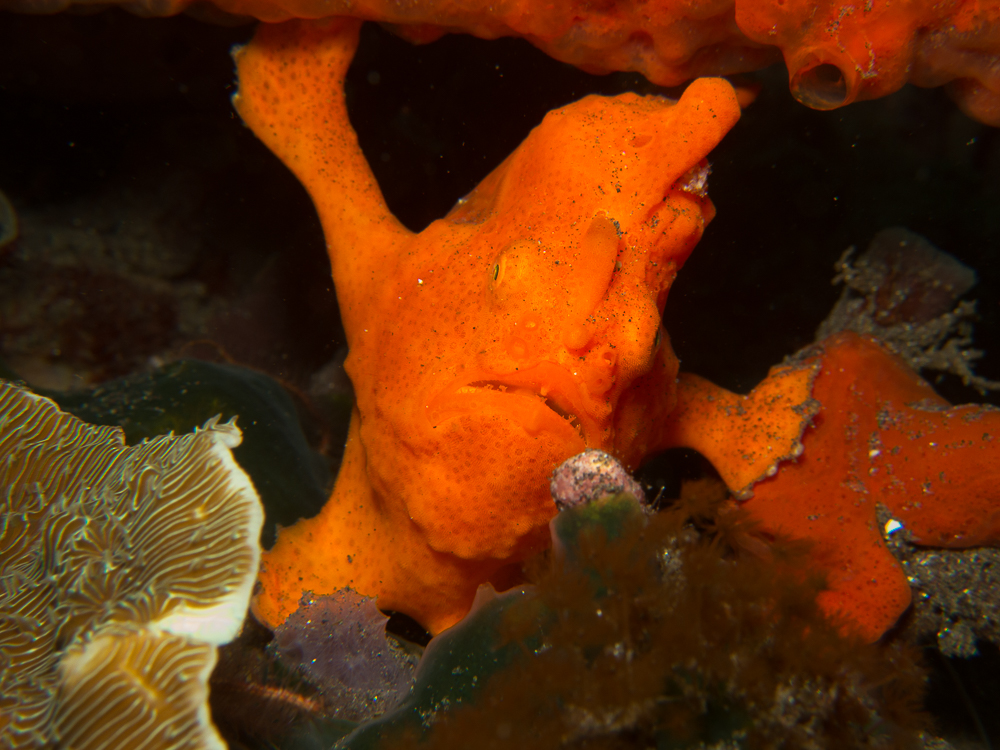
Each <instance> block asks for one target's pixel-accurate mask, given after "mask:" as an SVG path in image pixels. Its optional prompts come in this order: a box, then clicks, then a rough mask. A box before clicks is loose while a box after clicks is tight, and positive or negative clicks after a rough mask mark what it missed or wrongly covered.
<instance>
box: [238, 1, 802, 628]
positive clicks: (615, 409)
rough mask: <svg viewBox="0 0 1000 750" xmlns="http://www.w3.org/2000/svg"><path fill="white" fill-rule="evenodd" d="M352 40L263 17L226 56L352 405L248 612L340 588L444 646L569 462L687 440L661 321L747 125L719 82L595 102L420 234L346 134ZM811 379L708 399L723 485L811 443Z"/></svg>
mask: <svg viewBox="0 0 1000 750" xmlns="http://www.w3.org/2000/svg"><path fill="white" fill-rule="evenodd" d="M359 25H360V23H359V22H358V21H354V20H350V19H328V20H325V21H318V22H300V21H292V22H287V23H284V24H276V25H262V26H261V27H260V28H259V30H258V32H257V35H256V36H255V38H254V40H253V41H252V42H251V43H250V44H249V45H248V46H247V47H244V48H243V49H241V50H239V51H238V52H237V53H236V60H237V64H238V73H239V93H238V94H237V95H236V96H235V97H234V103H235V106H236V108H237V110H238V111H239V113H240V115H241V116H242V117H243V119H244V121H245V122H246V123H247V124H248V125H249V126H250V127H251V128H252V129H253V131H254V132H255V133H256V134H257V135H258V136H259V137H260V138H261V139H262V140H263V141H264V142H265V143H266V144H267V145H268V146H269V147H270V148H271V149H272V150H273V151H274V152H275V153H276V154H277V155H278V156H279V157H280V158H281V159H282V160H283V161H284V162H285V164H286V165H288V167H289V168H290V169H291V170H292V171H293V172H294V173H295V174H296V175H297V177H298V178H299V180H300V181H301V182H302V183H303V184H304V185H305V187H306V188H307V190H308V191H309V193H310V195H311V196H312V199H313V202H314V204H315V206H316V209H317V211H318V213H319V215H320V218H321V220H322V224H323V230H324V233H325V235H326V239H327V243H328V249H329V255H330V261H331V265H332V269H333V278H334V282H335V284H336V289H337V296H338V299H339V302H340V306H341V312H342V317H343V322H344V327H345V330H346V334H347V339H348V346H349V350H350V352H349V356H348V358H347V361H346V364H345V367H346V370H347V373H348V375H349V376H350V377H351V380H352V382H353V384H354V388H355V393H356V398H357V401H356V407H355V410H354V413H353V417H352V420H351V427H350V433H349V437H348V442H347V447H346V453H345V456H344V461H343V464H342V466H341V469H340V474H339V476H338V478H337V482H336V485H335V487H334V490H333V494H332V496H331V498H330V500H329V501H328V503H327V504H326V505H325V507H324V508H323V510H322V511H321V512H320V514H319V515H318V516H316V517H314V518H310V519H305V520H302V521H299V522H298V523H296V524H295V525H294V526H292V527H290V528H286V529H282V530H281V531H280V533H279V535H278V540H277V542H276V544H275V545H274V547H273V548H272V549H271V550H270V551H268V552H265V554H264V560H263V566H262V571H261V574H260V584H261V586H260V591H259V593H258V595H257V598H256V600H255V604H254V612H255V614H256V615H257V616H258V618H259V619H260V620H262V621H263V622H264V623H265V624H267V625H270V626H275V625H277V624H279V623H281V622H282V621H284V619H285V618H286V617H287V616H288V614H289V613H290V612H291V611H292V610H294V609H295V607H296V606H297V603H298V601H299V599H300V598H301V596H302V592H303V590H308V591H311V592H313V593H314V594H317V595H320V594H328V593H331V592H333V591H334V590H336V589H339V588H341V587H346V586H350V587H353V588H354V589H356V590H357V591H359V592H361V593H363V594H366V595H371V596H377V597H378V603H379V606H380V607H381V608H383V609H392V610H399V611H402V612H405V613H407V614H409V615H411V616H412V617H414V618H415V619H417V620H418V621H419V622H420V623H421V624H423V625H424V626H425V627H426V628H428V629H429V630H430V631H432V632H437V631H440V630H441V629H443V628H445V627H447V626H448V625H451V624H452V623H454V622H456V621H457V620H458V619H460V618H461V617H462V616H464V614H465V613H466V612H467V610H468V608H469V606H470V605H471V603H472V599H473V596H474V594H475V591H476V588H477V586H478V585H479V584H481V583H483V582H486V581H490V582H493V583H495V584H496V585H497V586H498V587H499V586H500V585H503V584H505V583H510V582H512V581H513V580H515V579H516V576H517V574H518V571H519V563H520V562H521V561H523V559H524V558H525V557H527V556H528V555H530V554H532V553H533V552H535V551H537V550H539V549H542V548H543V547H545V546H546V545H547V544H548V540H549V531H548V522H549V520H550V519H551V518H552V516H553V515H554V514H555V512H556V509H555V505H554V503H553V501H552V499H551V496H550V495H549V490H548V486H549V476H550V474H551V473H552V471H553V469H554V468H555V467H556V466H558V465H559V464H560V463H562V461H563V460H565V459H567V458H569V457H570V456H573V455H575V454H577V453H579V452H580V451H582V450H584V449H585V448H588V447H590V448H599V449H602V450H605V451H607V452H609V453H612V454H614V455H615V456H617V457H618V458H619V459H621V460H622V461H623V463H624V464H625V465H626V466H627V467H630V468H635V467H636V465H637V464H638V463H639V462H640V461H641V460H642V459H643V458H645V457H646V456H647V455H649V454H650V453H652V452H655V451H659V450H662V449H663V448H664V447H667V446H668V445H673V444H677V442H678V441H679V440H681V439H680V438H677V439H675V437H676V436H675V435H674V434H673V433H671V432H670V430H666V429H664V427H663V425H665V424H668V423H669V421H670V415H671V413H672V412H673V411H674V408H675V404H676V401H677V397H678V393H681V395H683V394H684V393H685V392H686V391H685V388H684V387H682V388H681V389H680V390H678V388H677V376H678V373H677V370H678V362H677V358H676V357H675V356H674V353H673V350H672V349H671V346H670V342H669V339H668V337H667V334H666V332H665V331H664V329H663V327H662V325H661V313H662V310H663V305H664V302H665V301H666V296H667V292H668V290H669V289H670V285H671V283H672V282H673V280H674V278H675V276H676V274H677V271H678V269H679V268H680V267H681V265H682V264H683V263H684V261H685V259H686V258H687V257H688V255H689V253H690V252H691V250H692V248H693V247H694V246H695V244H696V243H697V242H698V240H699V238H700V237H701V234H702V231H703V230H704V228H705V225H706V224H707V223H708V222H709V221H710V220H711V219H712V217H713V216H714V208H713V206H712V203H711V202H710V201H709V199H708V198H707V197H706V196H705V178H706V176H707V172H708V169H707V162H706V156H707V154H708V152H709V151H710V150H711V149H712V148H713V147H714V146H715V145H716V144H717V143H718V142H719V140H720V139H721V138H722V137H723V136H724V135H725V133H726V132H727V131H728V130H729V129H730V128H731V127H732V126H733V125H734V124H735V123H736V121H737V119H738V118H739V113H740V110H739V105H738V104H737V99H736V95H735V93H734V91H733V88H732V87H731V86H730V84H729V83H727V82H726V81H724V80H722V79H699V80H697V81H695V82H694V83H692V84H691V86H690V87H689V88H688V89H687V90H686V91H685V92H684V94H683V96H682V97H681V98H680V100H679V101H677V102H673V101H671V100H668V99H664V98H662V97H656V96H649V97H642V96H638V95H635V94H622V95H620V96H617V97H612V98H607V97H598V96H588V97H586V98H584V99H582V100H580V101H578V102H576V103H574V104H571V105H568V106H566V107H564V108H562V109H557V110H554V111H553V112H550V113H549V114H548V115H547V116H546V117H545V119H544V120H543V122H542V123H541V124H540V125H539V126H538V127H536V128H535V129H534V130H533V131H532V132H531V134H530V135H529V136H528V137H527V139H526V140H525V141H524V143H523V144H521V146H520V147H519V148H518V149H517V150H516V151H515V152H514V153H513V154H512V155H511V156H510V157H508V158H507V159H506V160H505V161H504V162H503V163H502V164H500V166H498V167H497V168H496V169H495V170H494V171H493V172H492V173H491V174H490V175H489V176H487V177H486V178H485V180H483V182H482V183H481V184H480V185H479V186H478V187H477V188H476V189H475V190H474V191H473V192H472V193H471V194H469V195H468V196H467V197H466V198H464V199H462V200H461V201H459V203H458V204H457V205H456V206H455V208H454V209H453V210H452V211H451V212H450V213H449V214H448V215H447V216H446V217H445V218H443V219H440V220H438V221H435V222H434V223H432V224H431V225H430V226H428V227H427V228H426V229H425V230H424V231H422V232H420V233H418V234H415V233H412V232H410V231H408V230H407V229H406V228H404V227H403V226H402V225H401V224H400V223H399V222H398V221H397V220H396V219H395V217H394V216H393V215H392V214H391V213H390V212H389V209H388V208H387V206H386V204H385V202H384V200H383V198H382V195H381V193H380V191H379V188H378V185H377V184H376V181H375V179H374V177H373V175H372V173H371V171H370V169H369V167H368V164H367V163H366V161H365V159H364V156H363V155H362V153H361V150H360V149H359V147H358V144H357V139H356V136H355V133H354V131H353V130H352V129H351V126H350V124H349V122H348V119H347V111H346V107H345V102H344V94H343V79H344V74H345V72H346V70H347V66H348V64H349V63H350V61H351V58H352V55H353V53H354V49H355V46H356V44H357V36H358V28H359ZM814 370H815V368H814V367H813V366H812V365H806V366H802V367H797V368H784V369H779V370H778V371H776V372H775V373H774V374H773V375H772V377H770V378H769V379H768V380H766V381H765V382H764V384H762V385H761V386H760V387H759V388H758V389H757V390H755V391H754V393H752V394H751V395H750V396H747V397H739V396H734V395H733V394H729V393H728V392H725V391H722V390H721V389H717V388H714V387H712V386H706V387H707V388H708V390H709V392H710V395H711V398H713V400H714V403H716V404H717V405H723V404H725V405H728V406H729V407H730V408H729V409H728V410H727V411H726V413H725V414H724V415H723V417H724V419H725V420H726V425H725V427H724V428H723V429H724V430H725V431H726V432H727V434H731V435H733V436H734V437H737V438H739V439H741V441H742V442H741V445H740V447H739V449H738V450H734V449H733V447H732V445H729V444H720V445H719V446H718V447H717V451H716V453H717V454H718V455H714V456H713V449H712V448H710V447H709V448H706V451H707V453H708V455H709V458H710V459H712V458H714V459H715V460H716V461H717V463H718V464H719V465H723V466H724V468H723V470H722V474H723V477H724V478H725V479H727V481H729V483H730V486H732V487H735V488H737V489H739V488H749V487H750V486H751V485H752V484H753V482H754V481H756V480H758V479H760V478H761V477H763V476H766V475H768V474H770V473H773V471H774V466H775V465H776V463H777V462H778V461H779V460H781V459H782V458H787V457H789V456H791V455H794V454H796V453H797V452H798V451H799V450H800V449H801V445H800V443H799V437H800V435H801V433H802V430H803V428H804V426H805V424H806V423H807V421H808V418H809V415H810V414H811V411H810V408H809V407H808V404H809V403H811V402H810V399H809V387H810V383H811V381H812V378H813V375H814ZM682 412H683V410H682ZM737 413H738V414H740V415H742V416H739V417H738V416H735V415H736V414H737ZM681 432H683V430H681ZM730 459H731V460H730Z"/></svg>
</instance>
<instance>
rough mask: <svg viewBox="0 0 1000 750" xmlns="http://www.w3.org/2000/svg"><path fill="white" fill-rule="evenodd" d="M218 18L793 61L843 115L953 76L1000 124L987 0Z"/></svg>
mask: <svg viewBox="0 0 1000 750" xmlns="http://www.w3.org/2000/svg"><path fill="white" fill-rule="evenodd" d="M90 1H91V0H0V9H6V10H18V11H27V12H35V13H51V12H54V11H57V10H61V9H63V8H66V7H69V6H71V5H74V4H80V5H84V4H89V2H90ZM122 2H123V4H124V5H125V7H127V8H129V9H131V10H133V11H136V12H139V13H143V14H145V15H157V16H159V15H172V14H175V13H179V12H181V11H183V10H185V9H188V8H190V9H191V10H192V11H197V12H198V13H200V14H202V15H211V14H209V13H207V12H206V10H205V7H204V6H203V5H202V4H200V3H194V0H128V1H127V2H125V0H122ZM213 5H214V6H215V8H216V9H217V10H216V11H215V13H216V14H218V12H219V11H222V12H224V13H226V14H233V15H237V16H252V17H254V18H258V19H260V20H263V21H268V22H277V21H285V20H288V19H292V18H321V17H327V16H352V17H355V18H360V19H364V20H370V21H379V22H381V23H386V24H392V25H393V27H394V29H395V30H396V32H397V33H399V34H400V35H402V36H404V37H406V38H408V39H410V40H412V41H417V42H428V41H433V40H434V39H437V38H438V37H440V36H441V35H443V34H445V33H449V32H465V33H469V34H474V35H476V36H479V37H482V38H486V39H494V38H497V37H501V36H521V37H524V38H525V39H527V40H529V41H530V42H531V43H532V44H534V45H535V46H537V47H538V48H540V49H541V50H543V51H544V52H546V53H547V54H549V55H551V56H552V57H554V58H556V59H557V60H561V61H563V62H568V63H571V64H573V65H577V66H579V67H580V68H582V69H584V70H587V71H589V72H593V73H606V72H610V71H625V70H628V71H638V72H640V73H642V74H643V75H645V76H646V77H647V78H648V79H649V80H650V81H652V82H653V83H656V84H658V85H662V86H674V85H678V84H680V83H683V82H684V81H688V80H691V79H693V78H696V77H698V76H711V75H727V74H731V73H741V72H746V71H751V70H758V69H760V68H763V67H766V66H768V65H770V64H771V63H773V62H776V61H777V60H779V59H780V58H781V57H782V56H783V57H784V60H785V63H786V64H787V66H788V71H789V83H790V86H791V90H792V93H793V94H794V95H795V96H796V98H798V99H799V100H800V101H801V102H803V103H804V104H807V105H809V106H811V107H815V108H818V109H832V108H835V107H839V106H842V105H844V104H849V103H850V102H853V101H857V100H862V99H871V98H875V97H880V96H884V95H886V94H889V93H892V92H893V91H896V90H898V89H899V88H901V87H902V86H903V85H904V84H905V83H907V82H910V83H914V84H917V85H918V86H940V85H943V84H949V91H950V93H951V95H952V96H953V97H954V98H955V99H956V100H957V102H958V103H959V105H960V106H961V107H962V108H963V109H964V110H965V111H966V112H967V113H968V114H970V115H971V116H972V117H975V118H977V119H979V120H981V121H982V122H985V123H989V124H992V125H1000V72H998V69H997V66H996V64H995V60H996V55H997V53H998V52H1000V7H998V6H997V4H996V3H983V2H980V0H953V1H952V2H947V3H941V2H935V0H911V1H910V2H905V3H900V2H892V1H891V0H870V1H869V2H867V3H865V4H864V5H858V4H857V3H848V2H843V1H842V0H841V1H839V2H836V1H831V0H824V1H823V2H819V3H817V2H813V1H812V0H788V1H787V2H784V1H779V0H712V1H711V2H707V3H705V2H699V3H694V2H690V0H652V2H646V1H644V2H639V1H638V0H617V1H616V2H604V3H589V2H582V0H574V1H573V2H560V3H549V4H540V3H537V2H532V0H521V2H506V3H499V4H498V3H493V2H488V1H487V0H465V1H464V2H426V3H399V2H391V1H390V0H332V1H331V0H322V1H320V0H213Z"/></svg>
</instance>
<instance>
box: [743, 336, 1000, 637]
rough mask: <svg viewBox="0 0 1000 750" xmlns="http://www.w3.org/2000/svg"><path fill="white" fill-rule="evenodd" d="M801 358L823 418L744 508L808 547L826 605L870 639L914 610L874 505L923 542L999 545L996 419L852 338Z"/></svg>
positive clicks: (998, 415) (869, 342) (999, 413)
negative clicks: (810, 372)
mask: <svg viewBox="0 0 1000 750" xmlns="http://www.w3.org/2000/svg"><path fill="white" fill-rule="evenodd" d="M798 359H800V360H804V361H813V362H816V363H818V364H819V367H820V370H819V373H818V374H817V376H816V380H815V384H814V386H813V397H814V398H815V399H816V400H817V401H818V402H819V403H820V404H821V405H822V409H821V410H820V411H819V413H818V414H817V415H816V416H815V417H814V419H813V425H812V427H811V428H810V429H809V430H807V431H806V433H805V434H804V435H803V438H802V442H803V447H804V449H803V451H802V454H801V456H799V457H798V458H797V459H796V460H795V461H792V462H788V463H785V464H783V465H782V466H781V467H780V468H779V469H778V471H777V473H776V475H775V476H773V477H770V478H768V479H764V480H763V481H761V482H758V483H757V484H756V485H754V487H753V497H752V498H751V499H750V500H748V501H747V502H746V503H745V506H744V507H745V508H746V510H747V512H748V513H749V514H750V516H751V517H753V518H754V519H756V520H758V521H759V522H760V524H761V528H762V529H764V530H765V531H767V532H770V533H775V534H784V535H788V536H790V537H793V538H800V539H808V540H809V541H811V542H812V543H813V545H814V546H813V551H812V554H811V557H812V559H813V560H814V562H815V564H816V565H817V566H819V568H820V569H821V570H823V571H824V572H825V574H826V576H827V580H828V584H829V590H827V591H824V592H822V593H821V594H820V597H819V598H820V603H821V604H822V606H823V607H824V609H825V610H826V611H827V612H830V613H831V614H836V615H839V616H840V617H842V618H846V619H847V621H848V623H850V624H849V625H848V627H854V626H856V627H858V628H859V629H860V633H861V634H862V635H863V636H864V637H865V638H866V639H868V640H874V639H876V638H878V637H879V636H881V635H882V634H883V633H884V632H885V631H886V630H887V629H888V628H889V627H891V626H892V625H893V624H894V623H895V622H896V620H897V618H898V617H899V615H900V614H901V613H902V612H903V611H904V610H905V609H906V607H907V606H908V605H909V603H910V587H909V584H908V583H907V580H906V576H905V575H904V573H903V571H902V569H901V568H900V565H899V563H898V562H897V561H896V559H895V558H894V557H893V556H892V554H891V553H890V552H889V550H887V549H886V545H885V541H884V539H883V536H882V533H883V528H882V526H881V525H880V524H879V523H878V519H877V510H878V506H879V505H883V506H885V507H886V508H887V509H888V511H889V513H890V514H891V518H892V522H893V526H892V528H898V527H899V526H902V528H903V529H905V530H906V532H907V533H908V534H909V535H910V538H911V539H912V540H913V542H914V543H916V544H920V545H926V546H935V547H955V548H963V547H976V546H981V545H985V544H995V543H996V542H997V541H1000V505H998V503H997V500H996V487H997V484H998V481H1000V477H998V476H997V472H998V470H1000V469H998V464H997V460H996V450H997V448H996V446H997V445H998V443H997V442H996V440H997V436H998V434H1000V410H997V409H994V408H992V407H988V406H955V407H952V406H951V405H950V404H948V402H947V401H945V400H944V399H943V398H941V397H940V396H938V395H937V394H936V393H935V392H934V390H933V389H932V388H931V387H930V386H929V385H928V384H927V383H926V382H924V381H923V380H922V379H921V378H920V377H919V376H918V375H917V374H916V373H915V372H914V371H913V370H911V369H910V368H909V367H907V366H906V364H905V363H904V362H903V361H902V360H900V359H899V358H898V357H897V356H896V355H894V354H892V353H891V352H889V351H888V350H887V349H885V348H884V347H883V346H881V345H880V344H878V343H877V342H876V341H874V340H873V339H870V338H866V337H862V336H859V335H857V334H854V333H848V332H845V333H839V334H835V335H834V336H831V337H829V338H827V339H825V340H824V341H823V342H821V343H820V344H819V345H817V346H815V347H812V348H808V349H806V350H804V351H803V352H802V353H800V355H798Z"/></svg>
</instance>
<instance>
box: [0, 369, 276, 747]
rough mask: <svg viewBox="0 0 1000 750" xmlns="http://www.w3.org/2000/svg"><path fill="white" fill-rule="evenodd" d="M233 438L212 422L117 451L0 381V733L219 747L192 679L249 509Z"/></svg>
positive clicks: (205, 651)
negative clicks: (235, 460) (185, 432)
mask: <svg viewBox="0 0 1000 750" xmlns="http://www.w3.org/2000/svg"><path fill="white" fill-rule="evenodd" d="M239 442H240V431H239V430H238V429H237V427H236V425H235V424H233V423H232V422H230V423H227V424H219V423H218V420H217V419H213V420H210V421H209V422H208V423H206V425H205V427H204V428H203V429H201V430H196V431H195V432H194V433H193V434H189V435H183V436H179V437H177V436H174V435H172V434H171V435H165V436H160V437H157V438H154V439H152V440H149V441H144V442H142V443H140V444H138V445H135V446H132V447H127V446H126V445H125V442H124V437H123V433H122V431H121V430H120V429H119V428H117V427H95V426H92V425H89V424H86V423H85V422H82V421H80V420H79V419H77V418H76V417H73V416H71V415H69V414H66V413H64V412H61V411H60V410H59V408H58V407H57V406H56V404H54V403H53V402H51V401H49V400H48V399H46V398H43V397H41V396H37V395H35V394H33V393H31V392H29V391H27V390H25V389H23V388H20V387H18V386H15V385H13V384H11V383H8V382H5V381H0V512H2V517H3V526H2V532H0V745H2V746H3V747H8V748H43V747H56V746H57V747H71V748H75V749H78V750H83V749H85V748H94V749H95V750H97V749H98V748H126V747H127V748H135V749H138V748H149V749H150V750H153V749H157V750H159V749H163V750H166V749H168V748H181V747H184V748H213V749H218V750H222V748H224V747H225V745H224V743H223V742H222V740H221V738H220V737H219V735H218V733H217V732H216V730H215V728H214V726H213V725H212V722H211V720H210V718H209V712H208V704H207V699H208V675H209V673H210V672H211V670H212V667H213V665H214V664H215V659H216V646H217V645H219V644H221V643H225V642H227V641H229V640H231V639H232V638H233V637H234V636H235V634H236V632H237V631H238V629H239V627H240V625H241V624H242V622H243V619H244V616H245V613H246V608H247V604H248V601H249V598H250V589H251V587H252V586H253V581H254V575H255V573H256V570H257V565H258V558H259V545H258V542H257V539H258V536H259V534H260V528H261V523H262V520H263V512H262V509H261V506H260V502H259V500H258V498H257V494H256V492H255V491H254V489H253V486H252V484H251V483H250V480H249V479H248V477H247V476H246V474H245V473H244V472H243V471H242V470H241V469H240V468H239V466H237V465H236V463H235V462H234V461H233V458H232V455H231V453H230V450H231V449H232V448H233V447H235V446H236V445H238V444H239Z"/></svg>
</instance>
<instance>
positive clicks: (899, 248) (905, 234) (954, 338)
mask: <svg viewBox="0 0 1000 750" xmlns="http://www.w3.org/2000/svg"><path fill="white" fill-rule="evenodd" d="M853 253H854V247H850V248H848V249H847V250H846V251H845V252H844V254H843V255H842V256H841V258H840V260H839V261H838V262H837V264H836V270H837V276H835V277H834V280H833V281H834V283H841V282H842V283H843V284H844V290H843V292H842V293H841V295H840V299H839V300H837V304H836V305H834V308H833V310H831V311H830V315H829V316H827V318H826V320H824V321H823V322H822V323H821V324H820V326H819V328H818V329H817V331H816V340H817V341H822V340H823V339H825V338H826V337H827V336H830V335H831V334H834V333H837V332H838V331H854V332H855V333H862V334H868V335H870V336H874V337H875V338H877V339H878V340H879V341H881V342H882V343H883V344H885V345H886V346H888V347H889V348H890V349H892V350H893V351H894V352H895V353H896V354H898V355H899V356H900V357H902V358H903V359H904V360H905V361H906V363H907V364H908V365H909V366H910V367H912V368H913V369H914V370H923V369H930V370H938V371H941V372H950V373H952V374H954V375H958V376H959V377H960V378H961V379H962V382H963V383H965V385H971V386H973V387H975V388H976V389H977V390H979V392H980V393H985V392H986V391H987V390H996V389H998V388H1000V383H997V382H994V381H991V380H987V379H986V378H983V377H980V376H978V375H976V374H975V373H974V372H973V371H972V362H974V361H975V360H977V359H979V358H980V357H982V356H983V352H981V351H978V350H976V349H970V348H968V347H969V344H971V343H972V319H973V318H974V317H975V313H976V303H975V302H960V303H959V304H958V305H957V307H955V308H954V310H952V306H953V305H955V303H956V301H957V300H958V298H959V297H961V296H962V295H963V294H965V293H966V292H967V291H969V289H971V288H972V287H973V285H974V284H975V283H976V272H975V271H973V270H972V269H971V268H969V267H968V266H965V265H963V264H962V263H961V262H959V261H958V260H957V259H956V258H954V257H952V256H951V255H948V253H945V252H943V251H942V250H938V249H937V248H936V247H934V246H933V245H932V244H931V243H930V242H928V241H927V239H925V238H924V237H921V236H920V235H919V234H917V233H915V232H911V231H909V230H908V229H904V228H903V227H890V228H889V229H883V230H882V231H881V232H879V233H878V234H876V235H875V237H873V238H872V241H871V243H870V244H869V245H868V249H867V250H866V251H865V252H864V253H863V254H862V255H861V256H859V257H858V259H857V260H856V261H855V263H854V265H852V264H851V262H850V258H851V256H852V255H853Z"/></svg>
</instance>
